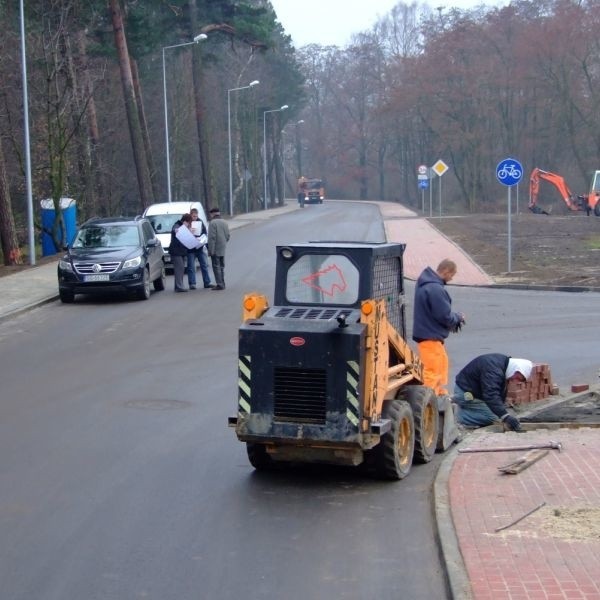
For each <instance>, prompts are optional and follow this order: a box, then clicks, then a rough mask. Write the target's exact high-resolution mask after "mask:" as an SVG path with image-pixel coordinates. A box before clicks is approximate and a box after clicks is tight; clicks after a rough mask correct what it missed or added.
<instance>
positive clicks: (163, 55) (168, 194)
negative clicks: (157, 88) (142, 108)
mask: <svg viewBox="0 0 600 600" xmlns="http://www.w3.org/2000/svg"><path fill="white" fill-rule="evenodd" d="M207 37H208V36H207V35H206V34H205V33H201V34H199V35H197V36H195V37H194V39H193V41H191V42H185V43H184V44H175V45H174V46H165V47H164V48H163V49H162V68H163V101H164V105H165V149H166V156H167V197H168V199H169V202H171V159H170V156H169V116H168V111H167V72H166V69H165V50H169V49H170V48H180V47H181V46H190V45H191V44H197V43H198V42H201V41H202V40H205V39H206V38H207Z"/></svg>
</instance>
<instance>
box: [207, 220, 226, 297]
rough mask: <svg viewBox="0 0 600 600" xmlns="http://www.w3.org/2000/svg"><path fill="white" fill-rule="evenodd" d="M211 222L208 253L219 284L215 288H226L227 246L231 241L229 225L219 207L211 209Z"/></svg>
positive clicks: (209, 225)
mask: <svg viewBox="0 0 600 600" xmlns="http://www.w3.org/2000/svg"><path fill="white" fill-rule="evenodd" d="M209 214H210V223H209V224H208V244H207V247H208V255H209V256H210V259H211V262H212V269H213V273H214V275H215V282H216V283H217V285H216V286H215V287H214V288H213V290H224V289H225V248H226V246H227V242H228V241H229V225H227V221H225V219H222V218H221V211H220V210H219V209H218V208H211V209H210V211H209Z"/></svg>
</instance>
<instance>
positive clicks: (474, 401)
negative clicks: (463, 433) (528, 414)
mask: <svg viewBox="0 0 600 600" xmlns="http://www.w3.org/2000/svg"><path fill="white" fill-rule="evenodd" d="M532 370H533V363H532V362H531V361H530V360H527V359H524V358H512V357H510V356H506V355H505V354H499V353H490V354H482V355H480V356H477V357H476V358H474V359H473V360H472V361H471V362H470V363H469V364H467V365H466V366H465V367H463V368H462V369H461V371H460V372H459V373H458V375H457V376H456V380H455V387H454V396H453V402H455V403H456V404H457V405H458V407H459V408H458V414H457V417H456V420H457V421H458V422H459V423H460V424H462V425H467V426H469V427H485V426H486V425H491V424H492V423H495V422H499V421H500V422H502V423H503V424H504V425H505V426H506V428H507V429H510V430H512V431H520V429H521V423H520V422H519V419H517V418H516V417H515V416H513V415H511V414H510V413H509V412H508V410H507V409H506V404H505V402H506V390H507V387H508V382H509V381H513V380H514V381H522V382H524V381H527V379H529V377H530V376H531V372H532Z"/></svg>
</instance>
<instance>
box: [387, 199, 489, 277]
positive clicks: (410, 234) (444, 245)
mask: <svg viewBox="0 0 600 600" xmlns="http://www.w3.org/2000/svg"><path fill="white" fill-rule="evenodd" d="M377 205H378V206H379V210H380V212H381V216H382V218H383V221H384V226H385V233H386V237H387V240H388V242H401V243H404V244H406V251H405V253H404V275H405V277H408V278H409V279H415V280H416V279H417V278H418V277H419V274H420V273H421V271H422V270H423V269H424V268H425V267H428V266H429V267H433V268H435V267H437V265H438V264H439V262H440V261H441V260H442V259H444V258H450V259H451V260H453V261H454V262H455V263H456V265H457V267H458V271H457V273H456V276H455V277H454V279H453V280H452V284H453V285H492V284H493V283H494V282H493V280H492V278H491V277H490V276H489V275H488V274H487V273H485V272H484V271H483V270H482V269H481V267H479V266H478V265H477V264H476V263H475V262H473V260H472V259H471V258H470V257H469V255H468V254H466V253H465V252H464V251H463V250H462V249H461V248H459V247H458V246H457V245H456V244H455V243H454V242H452V241H451V240H449V239H448V238H447V237H446V236H445V235H444V234H443V233H442V232H440V231H439V230H438V229H436V228H435V226H434V225H432V224H431V223H430V222H429V221H427V220H426V219H424V218H420V217H418V216H417V214H416V213H415V212H414V211H412V210H410V209H408V208H406V207H404V206H401V205H399V204H393V203H390V202H377Z"/></svg>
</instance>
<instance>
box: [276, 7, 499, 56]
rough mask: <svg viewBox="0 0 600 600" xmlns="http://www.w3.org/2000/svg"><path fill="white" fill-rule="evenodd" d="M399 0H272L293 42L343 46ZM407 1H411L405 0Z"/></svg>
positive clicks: (298, 45) (295, 43) (296, 44)
mask: <svg viewBox="0 0 600 600" xmlns="http://www.w3.org/2000/svg"><path fill="white" fill-rule="evenodd" d="M397 2H398V0H271V4H272V5H273V8H274V9H275V12H276V13H277V19H278V21H279V22H280V23H281V25H282V26H283V28H284V29H285V32H286V33H287V34H288V35H291V36H292V40H293V42H294V46H296V47H300V46H305V45H306V44H320V45H322V46H327V45H337V46H346V45H347V44H348V43H349V41H350V37H351V36H352V34H353V33H358V32H360V31H365V30H368V29H370V28H371V26H372V25H374V24H375V22H376V21H377V19H378V18H379V17H382V16H384V15H386V14H387V13H388V12H389V11H390V10H391V9H392V7H393V6H394V5H395V4H397ZM406 4H410V2H406ZM480 4H485V5H487V6H505V5H507V4H509V0H451V1H449V2H443V1H440V0H433V4H432V2H429V5H430V6H434V7H436V8H437V7H438V6H444V7H447V8H450V7H452V6H455V7H457V8H462V9H465V8H473V7H475V6H478V5H480Z"/></svg>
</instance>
